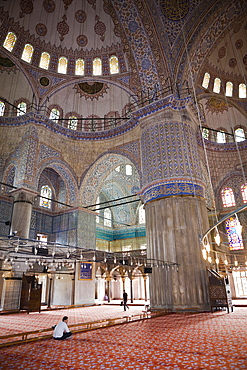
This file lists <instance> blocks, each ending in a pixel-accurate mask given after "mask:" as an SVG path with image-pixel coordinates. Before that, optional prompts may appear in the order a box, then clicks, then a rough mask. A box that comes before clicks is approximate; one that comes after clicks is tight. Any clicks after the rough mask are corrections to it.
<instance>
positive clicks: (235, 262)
mask: <svg viewBox="0 0 247 370" xmlns="http://www.w3.org/2000/svg"><path fill="white" fill-rule="evenodd" d="M234 266H235V267H237V266H238V260H237V259H236V256H234Z"/></svg>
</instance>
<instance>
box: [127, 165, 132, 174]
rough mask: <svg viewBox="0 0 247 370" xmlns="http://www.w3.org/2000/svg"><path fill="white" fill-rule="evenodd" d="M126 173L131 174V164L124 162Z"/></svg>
mask: <svg viewBox="0 0 247 370" xmlns="http://www.w3.org/2000/svg"><path fill="white" fill-rule="evenodd" d="M126 175H128V176H131V175H132V166H131V165H130V164H126Z"/></svg>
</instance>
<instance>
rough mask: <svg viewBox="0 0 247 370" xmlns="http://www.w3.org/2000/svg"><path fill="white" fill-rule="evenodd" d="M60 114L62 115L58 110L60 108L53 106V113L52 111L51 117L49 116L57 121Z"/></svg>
mask: <svg viewBox="0 0 247 370" xmlns="http://www.w3.org/2000/svg"><path fill="white" fill-rule="evenodd" d="M59 116H60V112H59V110H58V109H56V108H53V109H52V110H51V113H50V117H49V118H50V119H51V120H52V121H54V122H57V120H58V118H59Z"/></svg>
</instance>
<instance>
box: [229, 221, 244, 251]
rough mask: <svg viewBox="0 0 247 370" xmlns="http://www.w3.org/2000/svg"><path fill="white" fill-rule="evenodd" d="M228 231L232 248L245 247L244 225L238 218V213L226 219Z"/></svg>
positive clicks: (230, 247)
mask: <svg viewBox="0 0 247 370" xmlns="http://www.w3.org/2000/svg"><path fill="white" fill-rule="evenodd" d="M226 232H227V236H228V242H229V249H230V250H239V249H244V245H243V238H242V226H241V224H240V222H239V220H238V217H237V215H236V216H235V217H230V218H228V220H226Z"/></svg>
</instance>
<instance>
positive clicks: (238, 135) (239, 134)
mask: <svg viewBox="0 0 247 370" xmlns="http://www.w3.org/2000/svg"><path fill="white" fill-rule="evenodd" d="M235 140H236V141H237V142H240V141H244V140H245V133H244V129H243V128H237V129H236V130H235Z"/></svg>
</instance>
